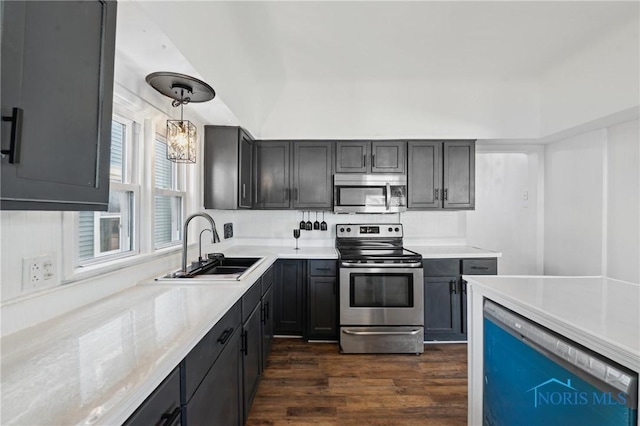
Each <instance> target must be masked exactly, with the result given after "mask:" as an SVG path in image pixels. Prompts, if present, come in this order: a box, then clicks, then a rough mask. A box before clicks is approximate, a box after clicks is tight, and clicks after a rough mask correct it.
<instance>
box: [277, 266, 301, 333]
mask: <svg viewBox="0 0 640 426" xmlns="http://www.w3.org/2000/svg"><path fill="white" fill-rule="evenodd" d="M305 267H306V262H305V261H304V260H289V259H284V260H279V261H278V262H277V263H276V264H275V267H274V268H275V269H274V272H275V281H274V284H273V285H274V288H273V290H274V294H273V296H274V306H273V309H274V326H273V327H274V333H275V334H281V335H293V336H302V335H303V334H304V314H305V310H304V306H305V305H304V302H305V300H306V299H305V296H304V288H305Z"/></svg>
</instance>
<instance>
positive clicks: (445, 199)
mask: <svg viewBox="0 0 640 426" xmlns="http://www.w3.org/2000/svg"><path fill="white" fill-rule="evenodd" d="M447 191H448V188H445V189H444V196H443V197H442V199H443V200H444V201H447Z"/></svg>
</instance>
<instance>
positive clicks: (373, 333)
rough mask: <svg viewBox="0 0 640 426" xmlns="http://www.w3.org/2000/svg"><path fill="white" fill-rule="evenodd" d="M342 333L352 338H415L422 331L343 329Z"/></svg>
mask: <svg viewBox="0 0 640 426" xmlns="http://www.w3.org/2000/svg"><path fill="white" fill-rule="evenodd" d="M342 332H343V333H344V334H351V335H353V336H391V335H393V336H395V335H402V336H415V335H416V334H420V333H422V332H423V330H422V329H417V330H411V331H354V330H349V329H343V330H342Z"/></svg>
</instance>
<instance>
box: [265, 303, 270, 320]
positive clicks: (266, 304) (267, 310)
mask: <svg viewBox="0 0 640 426" xmlns="http://www.w3.org/2000/svg"><path fill="white" fill-rule="evenodd" d="M269 307H270V306H269V302H267V303H265V304H264V319H265V320H268V319H269Z"/></svg>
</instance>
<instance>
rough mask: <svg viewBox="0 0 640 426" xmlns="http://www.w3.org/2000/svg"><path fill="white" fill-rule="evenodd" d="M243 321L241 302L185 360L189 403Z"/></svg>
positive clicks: (186, 388) (186, 389)
mask: <svg viewBox="0 0 640 426" xmlns="http://www.w3.org/2000/svg"><path fill="white" fill-rule="evenodd" d="M258 287H259V286H258ZM241 319H242V314H241V309H240V301H238V302H237V303H236V304H235V305H233V307H232V308H231V309H229V311H228V312H227V313H226V314H225V315H224V316H223V317H222V318H221V319H220V321H218V322H217V323H216V325H214V326H213V328H212V329H211V331H209V332H208V333H207V334H206V335H205V336H204V337H203V338H202V340H201V341H200V343H198V344H197V345H196V347H195V348H193V349H192V350H191V352H189V354H188V355H187V357H186V358H185V359H184V369H185V373H184V378H185V393H186V398H187V401H189V400H190V399H191V396H192V395H193V393H194V392H195V391H196V389H197V388H198V386H199V385H200V382H202V379H204V377H205V375H206V374H207V371H209V369H210V368H211V366H212V365H213V363H214V361H215V360H216V359H217V358H218V356H219V355H220V352H222V350H223V349H224V348H225V346H226V344H227V343H228V340H229V338H230V337H231V335H232V334H233V332H234V331H236V330H237V329H238V328H240V325H241V324H240V321H241Z"/></svg>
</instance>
